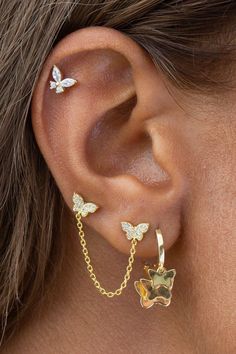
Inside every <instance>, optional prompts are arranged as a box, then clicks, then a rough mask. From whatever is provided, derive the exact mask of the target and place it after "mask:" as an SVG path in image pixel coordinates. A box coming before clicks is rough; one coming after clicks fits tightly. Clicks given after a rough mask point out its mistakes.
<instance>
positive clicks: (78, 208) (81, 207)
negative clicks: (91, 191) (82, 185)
mask: <svg viewBox="0 0 236 354" xmlns="http://www.w3.org/2000/svg"><path fill="white" fill-rule="evenodd" d="M73 203H74V206H73V211H74V212H75V213H80V214H81V216H82V217H84V218H85V217H86V216H88V215H89V214H91V213H95V211H96V210H97V209H98V206H97V205H96V204H94V203H85V202H84V200H83V198H82V197H81V195H79V194H77V193H74V194H73Z"/></svg>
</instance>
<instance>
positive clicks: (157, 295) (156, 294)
mask: <svg viewBox="0 0 236 354" xmlns="http://www.w3.org/2000/svg"><path fill="white" fill-rule="evenodd" d="M156 240H157V250H158V252H157V253H158V262H157V265H153V266H152V267H150V266H148V265H145V266H144V271H145V273H146V274H147V275H148V278H149V279H146V278H142V279H140V280H139V281H135V282H134V287H135V289H136V291H137V292H138V294H139V295H140V303H141V306H142V307H144V308H146V309H148V308H150V307H152V306H153V305H154V304H159V305H162V306H169V305H170V303H171V297H172V293H171V290H172V287H173V283H174V278H175V275H176V270H175V269H170V270H166V268H165V267H164V261H165V251H164V244H163V237H162V233H161V230H160V229H158V230H156Z"/></svg>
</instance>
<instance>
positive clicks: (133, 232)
mask: <svg viewBox="0 0 236 354" xmlns="http://www.w3.org/2000/svg"><path fill="white" fill-rule="evenodd" d="M121 228H122V230H123V231H124V232H125V233H126V237H127V239H128V240H132V239H137V240H138V241H141V240H142V239H143V235H144V233H145V232H147V231H148V228H149V224H147V223H142V224H139V225H137V226H133V225H132V224H130V223H129V222H126V221H123V222H121Z"/></svg>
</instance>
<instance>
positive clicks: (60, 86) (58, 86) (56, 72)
mask: <svg viewBox="0 0 236 354" xmlns="http://www.w3.org/2000/svg"><path fill="white" fill-rule="evenodd" d="M52 77H53V79H54V80H55V81H50V89H51V90H53V89H55V90H56V93H62V92H64V91H65V88H66V87H71V86H74V85H75V84H76V83H77V82H78V81H77V80H75V79H70V78H66V79H63V80H62V73H61V71H60V69H59V68H58V67H57V66H56V65H54V66H53V69H52Z"/></svg>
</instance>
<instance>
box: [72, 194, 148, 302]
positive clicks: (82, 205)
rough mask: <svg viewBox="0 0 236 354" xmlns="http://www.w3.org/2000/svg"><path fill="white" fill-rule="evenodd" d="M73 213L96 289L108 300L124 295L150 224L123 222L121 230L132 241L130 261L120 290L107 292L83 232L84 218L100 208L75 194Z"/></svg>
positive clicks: (85, 259) (86, 262)
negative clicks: (140, 244) (139, 246)
mask: <svg viewBox="0 0 236 354" xmlns="http://www.w3.org/2000/svg"><path fill="white" fill-rule="evenodd" d="M72 199H73V211H74V212H75V217H76V220H77V228H78V232H79V237H80V244H81V247H82V252H83V255H84V261H85V264H86V267H87V270H88V273H89V276H90V278H91V280H92V282H93V284H94V286H95V287H96V289H97V290H98V291H99V292H100V294H102V295H104V296H107V297H108V298H112V297H114V296H119V295H121V294H122V292H123V290H124V289H125V288H126V286H127V283H128V281H129V279H130V274H131V272H132V269H133V263H134V258H135V253H136V246H137V243H138V241H141V240H142V239H143V235H144V233H145V232H147V231H148V228H149V224H148V223H141V224H139V225H137V226H133V225H132V224H131V223H129V222H121V228H122V230H123V231H124V232H125V234H126V237H127V239H128V240H130V241H131V247H130V255H129V259H128V265H127V267H126V272H125V275H124V278H123V281H122V282H121V284H120V286H119V288H117V289H116V290H114V291H110V290H106V289H105V288H104V287H103V286H102V285H101V283H100V282H99V281H98V279H97V276H96V274H95V272H94V268H93V266H92V264H91V259H90V255H89V251H88V248H87V243H86V240H85V233H84V231H83V223H82V218H84V217H86V216H87V215H89V214H90V213H95V212H96V211H97V209H98V206H97V205H96V204H94V203H86V202H85V201H84V199H83V198H82V196H81V195H79V194H77V193H74V194H73V198H72Z"/></svg>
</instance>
